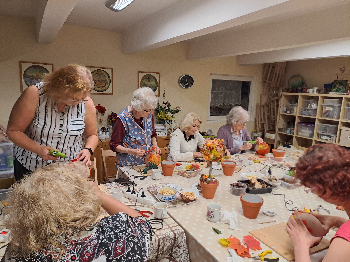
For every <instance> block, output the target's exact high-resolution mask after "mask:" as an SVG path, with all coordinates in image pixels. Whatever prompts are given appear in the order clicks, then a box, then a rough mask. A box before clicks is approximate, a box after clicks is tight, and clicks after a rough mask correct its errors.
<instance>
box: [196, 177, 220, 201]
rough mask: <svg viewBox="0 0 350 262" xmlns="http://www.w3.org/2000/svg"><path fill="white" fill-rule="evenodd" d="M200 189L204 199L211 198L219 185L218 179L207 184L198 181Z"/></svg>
mask: <svg viewBox="0 0 350 262" xmlns="http://www.w3.org/2000/svg"><path fill="white" fill-rule="evenodd" d="M200 185H201V189H202V195H203V197H204V198H206V199H213V198H214V195H215V192H216V189H217V188H218V186H219V181H218V182H217V183H216V184H207V183H203V182H200Z"/></svg>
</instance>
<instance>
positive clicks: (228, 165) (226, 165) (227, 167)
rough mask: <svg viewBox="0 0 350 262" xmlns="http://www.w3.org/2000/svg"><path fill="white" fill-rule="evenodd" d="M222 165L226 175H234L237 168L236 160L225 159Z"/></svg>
mask: <svg viewBox="0 0 350 262" xmlns="http://www.w3.org/2000/svg"><path fill="white" fill-rule="evenodd" d="M221 166H222V171H223V172H224V175H225V176H232V175H233V172H234V171H235V168H236V162H233V161H223V162H221Z"/></svg>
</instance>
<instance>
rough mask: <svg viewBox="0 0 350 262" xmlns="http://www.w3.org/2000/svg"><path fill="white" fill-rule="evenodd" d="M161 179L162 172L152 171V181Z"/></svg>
mask: <svg viewBox="0 0 350 262" xmlns="http://www.w3.org/2000/svg"><path fill="white" fill-rule="evenodd" d="M161 177H162V171H161V170H159V169H152V179H154V180H158V179H160V178H161Z"/></svg>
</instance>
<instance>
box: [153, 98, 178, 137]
mask: <svg viewBox="0 0 350 262" xmlns="http://www.w3.org/2000/svg"><path fill="white" fill-rule="evenodd" d="M155 111H156V112H155V116H156V119H157V123H159V124H162V125H165V124H167V125H168V126H169V127H170V128H171V129H172V128H173V126H172V124H173V119H174V118H175V114H177V113H179V112H180V111H181V108H180V107H178V106H177V107H175V108H171V104H170V103H169V102H168V101H166V102H163V105H160V104H159V103H158V106H157V108H156V110H155ZM171 131H173V130H171Z"/></svg>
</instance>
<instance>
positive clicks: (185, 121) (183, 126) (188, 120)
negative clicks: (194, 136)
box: [180, 112, 202, 132]
mask: <svg viewBox="0 0 350 262" xmlns="http://www.w3.org/2000/svg"><path fill="white" fill-rule="evenodd" d="M196 120H198V122H199V123H200V124H202V120H201V119H200V117H199V116H198V115H197V114H196V113H195V112H189V113H187V114H186V115H184V116H183V117H182V119H181V122H180V130H181V131H185V132H187V130H188V128H189V127H190V126H192V125H193V122H194V121H196Z"/></svg>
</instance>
